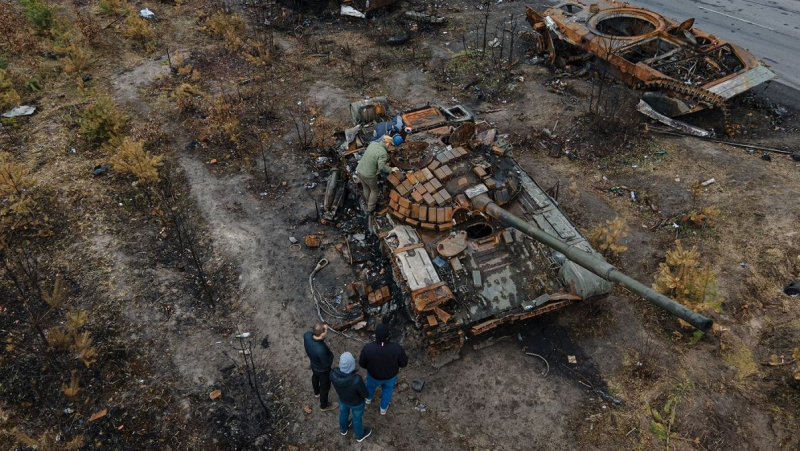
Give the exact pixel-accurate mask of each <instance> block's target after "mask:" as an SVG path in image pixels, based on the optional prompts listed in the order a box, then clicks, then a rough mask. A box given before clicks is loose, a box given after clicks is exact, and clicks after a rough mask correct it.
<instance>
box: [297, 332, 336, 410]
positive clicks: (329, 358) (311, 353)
mask: <svg viewBox="0 0 800 451" xmlns="http://www.w3.org/2000/svg"><path fill="white" fill-rule="evenodd" d="M327 334H328V325H327V324H325V323H323V322H322V321H317V322H316V323H315V324H314V328H313V329H312V330H311V332H306V333H305V334H304V335H303V345H304V346H305V348H306V354H307V355H308V359H309V360H310V361H311V387H313V388H314V396H319V408H320V410H322V411H328V410H333V409H335V408H337V407H339V406H338V405H337V404H331V403H330V402H328V392H329V391H330V389H331V379H330V374H331V365H333V353H332V352H331V350H330V348H328V345H326V344H325V341H324V340H325V335H327Z"/></svg>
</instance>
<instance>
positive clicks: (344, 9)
mask: <svg viewBox="0 0 800 451" xmlns="http://www.w3.org/2000/svg"><path fill="white" fill-rule="evenodd" d="M339 14H341V15H342V16H348V17H356V18H358V19H366V18H367V15H366V14H364V13H362V12H361V11H359V10H357V9H355V8H353V7H352V6H350V5H341V9H340V10H339Z"/></svg>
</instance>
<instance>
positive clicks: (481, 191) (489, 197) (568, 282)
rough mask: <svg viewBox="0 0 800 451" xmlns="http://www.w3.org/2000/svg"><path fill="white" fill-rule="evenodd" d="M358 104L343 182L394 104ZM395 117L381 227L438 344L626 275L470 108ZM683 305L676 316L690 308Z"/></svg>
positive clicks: (409, 302)
mask: <svg viewBox="0 0 800 451" xmlns="http://www.w3.org/2000/svg"><path fill="white" fill-rule="evenodd" d="M350 111H351V113H352V117H353V120H354V123H355V124H356V127H354V128H353V129H351V130H348V131H346V132H345V133H344V134H343V135H344V136H345V137H346V139H345V141H346V142H345V143H344V144H343V145H342V146H341V147H340V149H339V151H338V154H339V158H340V162H339V167H338V168H336V169H334V171H336V173H337V175H336V177H335V178H336V180H337V181H336V183H337V184H339V185H338V186H341V179H344V178H350V179H352V180H353V182H354V183H352V184H351V185H352V186H357V180H356V179H357V175H356V171H355V169H356V166H357V164H358V160H359V158H360V156H361V154H362V150H363V149H364V148H365V147H366V145H367V144H368V142H369V140H370V139H371V138H373V134H372V131H373V130H374V129H375V128H377V129H381V128H380V125H378V126H375V125H367V124H365V122H370V121H373V120H374V119H377V118H378V117H379V116H383V117H385V116H387V113H388V104H387V102H385V99H383V98H377V99H368V100H365V101H361V102H357V103H354V104H352V105H351V108H350ZM365 118H368V119H369V121H368V120H365ZM398 120H402V123H403V125H404V127H408V128H407V129H406V130H408V129H410V130H411V131H410V132H408V133H407V135H406V137H405V138H406V139H405V142H404V143H403V144H402V145H401V146H399V147H398V148H397V149H395V150H394V151H393V152H391V155H390V160H391V164H392V165H393V166H397V167H399V168H401V169H402V171H401V172H399V173H392V174H389V175H388V176H387V177H386V189H385V191H386V192H387V194H388V195H387V196H386V198H385V200H384V204H383V205H385V206H383V207H382V208H381V209H379V212H378V214H377V215H376V219H375V226H374V227H375V232H376V233H377V235H378V237H379V240H380V246H381V248H382V249H383V251H384V254H385V255H386V257H387V258H388V260H389V262H390V265H391V271H392V273H393V274H392V275H393V278H394V281H395V284H396V287H397V288H399V291H401V292H402V293H401V294H399V295H398V296H396V297H395V299H398V300H401V301H400V302H402V304H403V305H402V307H404V308H405V309H406V311H407V312H408V314H409V316H410V318H411V319H412V320H413V321H414V323H415V324H416V325H417V327H419V328H420V329H421V330H422V332H423V337H424V340H425V342H426V345H427V347H428V349H429V351H430V353H431V354H436V353H439V352H441V351H444V350H446V349H458V348H460V347H461V346H462V345H463V343H464V341H465V338H466V336H467V335H473V336H474V335H481V334H483V333H486V332H488V331H490V330H492V329H494V328H496V327H498V326H500V325H503V324H508V323H513V322H517V321H522V320H526V319H528V318H531V317H534V316H537V315H541V314H543V313H547V312H550V311H553V310H556V309H559V308H561V307H564V306H566V305H569V304H571V303H574V302H577V301H584V300H589V299H592V298H596V297H598V296H604V295H606V294H608V293H609V292H610V291H611V289H612V287H613V283H612V282H611V281H621V282H625V281H627V280H628V279H625V280H623V279H615V277H616V274H617V273H618V270H616V268H614V267H613V266H611V265H609V264H608V263H606V262H605V260H603V258H602V256H601V255H600V254H599V253H597V252H596V251H595V250H594V249H593V248H592V247H591V245H590V244H589V242H588V240H587V239H586V237H584V236H583V235H582V234H581V233H580V232H579V231H578V229H577V228H576V227H575V225H574V224H573V223H572V222H571V221H570V220H569V218H568V217H567V216H566V215H565V214H564V212H563V211H562V210H561V209H560V208H559V206H558V203H557V202H556V201H555V200H554V199H553V198H552V197H550V196H549V195H548V194H547V193H546V192H545V190H544V189H542V187H541V186H539V185H538V184H537V183H536V181H535V180H533V178H531V177H530V176H529V175H528V174H527V173H526V172H525V171H524V170H523V169H522V167H521V166H520V165H519V164H518V163H517V162H516V161H515V160H514V158H513V149H512V146H511V145H510V144H509V143H508V142H506V141H504V140H502V139H499V138H496V137H497V131H496V130H495V129H492V128H491V127H490V126H489V125H488V124H486V123H484V122H478V123H476V122H474V117H473V115H472V113H471V112H469V110H468V109H466V108H465V107H463V106H460V105H459V106H455V107H452V108H439V107H430V106H428V107H423V108H417V109H413V110H408V111H404V112H401V113H400V114H399V115H396V116H394V117H392V119H391V121H392V122H393V123H396V121H398ZM340 172H341V174H342V176H341V177H340V176H339V173H340ZM489 204H490V206H489ZM500 212H502V213H500ZM329 220H330V218H329ZM534 232H535V233H534ZM536 233H540V234H541V235H538V236H537V235H536ZM619 274H621V273H619ZM631 280H632V279H631ZM636 284H638V282H636ZM637 286H640V288H643V289H644V291H642V293H644V292H645V291H647V290H649V289H648V288H646V287H644V286H643V285H641V284H638V285H637ZM632 291H634V292H637V293H639V292H638V291H636V290H632ZM649 291H652V290H649ZM646 294H647V295H650V294H652V296H651V299H655V298H656V297H658V296H661V295H657V293H655V292H652V293H646ZM384 297H385V296H384ZM661 297H663V296H661ZM382 298H383V297H382ZM664 299H666V301H664V302H666V303H669V302H672V301H670V300H669V299H667V298H664ZM651 302H654V303H657V302H656V301H655V300H652V301H651ZM368 304H369V305H373V304H375V302H374V299H369V302H368ZM662 308H665V307H663V306H662ZM681 308H683V307H682V306H681ZM683 309H684V311H681V312H679V315H684V316H687V317H688V316H689V315H690V314H693V313H692V312H689V311H688V310H686V309H685V308H683ZM695 320H696V321H694V322H693V324H698V325H700V327H702V328H707V327H708V325H709V324H710V322H709V323H708V324H706V322H708V320H707V319H706V318H704V317H700V318H699V319H698V318H695Z"/></svg>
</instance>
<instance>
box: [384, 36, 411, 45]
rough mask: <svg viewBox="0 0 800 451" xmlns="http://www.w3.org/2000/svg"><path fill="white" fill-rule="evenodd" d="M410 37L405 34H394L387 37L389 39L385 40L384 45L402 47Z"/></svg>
mask: <svg viewBox="0 0 800 451" xmlns="http://www.w3.org/2000/svg"><path fill="white" fill-rule="evenodd" d="M409 38H410V36H409V35H407V34H396V35H394V36H389V39H387V40H386V43H387V44H389V45H403V44H405V43H406V42H407V41H408V40H409Z"/></svg>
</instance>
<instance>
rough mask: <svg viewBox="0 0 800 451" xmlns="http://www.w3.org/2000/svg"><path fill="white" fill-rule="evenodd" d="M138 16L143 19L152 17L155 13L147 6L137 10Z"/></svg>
mask: <svg viewBox="0 0 800 451" xmlns="http://www.w3.org/2000/svg"><path fill="white" fill-rule="evenodd" d="M139 17H141V18H143V19H152V18H154V17H156V15H155V13H154V12H153V11H150V10H149V9H148V8H144V9H142V10H141V11H139Z"/></svg>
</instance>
